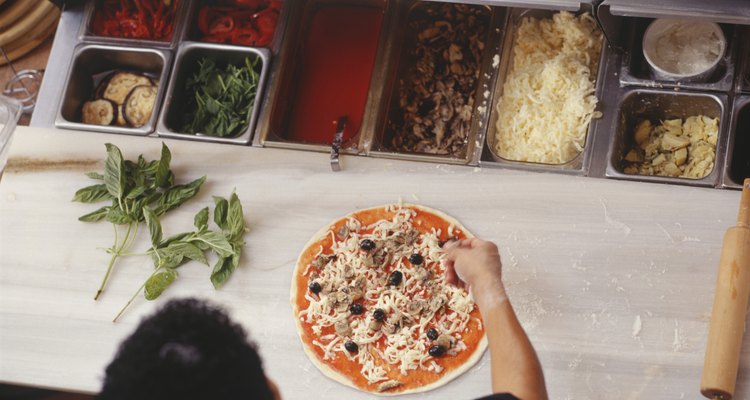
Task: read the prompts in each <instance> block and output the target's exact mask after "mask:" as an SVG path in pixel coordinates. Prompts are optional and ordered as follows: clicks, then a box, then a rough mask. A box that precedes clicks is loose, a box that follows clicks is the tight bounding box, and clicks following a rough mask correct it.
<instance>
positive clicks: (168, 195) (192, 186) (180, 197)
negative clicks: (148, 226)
mask: <svg viewBox="0 0 750 400" xmlns="http://www.w3.org/2000/svg"><path fill="white" fill-rule="evenodd" d="M205 181H206V177H205V176H203V177H201V178H198V179H196V180H194V181H192V182H190V183H188V184H187V185H177V186H172V187H171V188H169V189H167V191H166V192H164V195H163V196H162V197H161V198H159V201H158V204H157V206H156V208H155V209H154V212H155V213H156V215H162V214H164V213H165V212H167V211H169V210H171V209H173V208H176V207H179V206H180V205H182V203H184V202H186V201H187V200H189V199H191V198H192V197H193V196H195V195H196V194H198V191H199V190H200V188H201V185H203V183H204V182H205Z"/></svg>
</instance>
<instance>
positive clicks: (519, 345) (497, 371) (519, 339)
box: [479, 292, 547, 400]
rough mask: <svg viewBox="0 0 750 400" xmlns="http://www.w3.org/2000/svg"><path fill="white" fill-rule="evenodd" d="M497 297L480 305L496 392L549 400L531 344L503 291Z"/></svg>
mask: <svg viewBox="0 0 750 400" xmlns="http://www.w3.org/2000/svg"><path fill="white" fill-rule="evenodd" d="M484 294H485V295H486V294H487V293H484ZM485 297H487V298H491V297H492V295H487V296H485ZM494 297H495V298H496V299H495V300H485V301H484V302H483V303H484V307H483V306H482V304H481V303H480V304H479V306H480V311H481V312H482V317H483V319H484V323H485V327H486V331H487V340H488V342H489V347H490V356H491V357H490V358H491V365H492V390H493V392H495V393H500V392H508V393H511V394H513V395H514V396H516V397H518V398H520V399H523V400H537V399H539V400H546V399H547V389H546V387H545V384H544V375H543V373H542V368H541V365H540V364H539V359H538V358H537V356H536V352H535V351H534V348H533V347H532V345H531V342H530V341H529V339H528V337H527V336H526V333H525V332H524V330H523V327H521V324H520V323H519V322H518V318H516V314H515V312H514V311H513V307H512V306H511V304H510V302H508V301H507V300H505V296H504V292H501V293H495V296H494Z"/></svg>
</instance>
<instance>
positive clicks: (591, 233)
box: [0, 128, 750, 400]
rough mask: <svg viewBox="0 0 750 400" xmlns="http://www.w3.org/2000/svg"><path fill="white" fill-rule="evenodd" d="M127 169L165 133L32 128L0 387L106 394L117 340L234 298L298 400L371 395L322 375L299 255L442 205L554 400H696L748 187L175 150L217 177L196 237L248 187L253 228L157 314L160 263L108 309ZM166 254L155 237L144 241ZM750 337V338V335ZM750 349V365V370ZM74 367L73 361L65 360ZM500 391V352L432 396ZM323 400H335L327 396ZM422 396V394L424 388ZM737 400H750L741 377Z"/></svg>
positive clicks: (131, 268)
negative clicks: (303, 304)
mask: <svg viewBox="0 0 750 400" xmlns="http://www.w3.org/2000/svg"><path fill="white" fill-rule="evenodd" d="M105 142H112V143H115V144H117V145H118V146H120V148H121V149H122V150H123V153H124V155H125V157H126V158H129V159H132V158H134V157H136V156H137V155H138V154H140V153H144V155H145V157H146V158H147V159H153V158H155V157H157V156H158V154H159V149H160V145H161V140H158V139H153V138H144V137H131V136H125V135H108V134H98V133H80V132H73V131H63V130H44V129H35V128H20V129H19V130H18V131H17V135H16V138H15V141H14V143H13V147H12V148H11V154H10V157H11V158H10V163H9V167H8V170H7V171H6V172H5V174H4V176H3V177H2V180H0V255H1V256H0V354H2V362H0V381H3V382H8V383H18V384H25V385H40V386H45V387H54V388H64V389H67V390H72V391H83V392H95V391H97V390H98V388H99V385H100V382H101V376H102V370H103V368H104V366H105V365H106V364H107V363H108V361H109V360H110V358H111V357H112V354H113V353H114V351H115V350H116V348H117V344H118V343H119V342H120V340H122V338H123V337H125V336H126V335H127V334H128V333H129V332H130V331H131V330H132V329H133V328H134V326H135V325H136V324H137V323H138V321H139V320H140V318H141V317H143V316H144V315H146V314H148V313H150V312H152V311H153V310H154V308H155V307H157V306H159V305H160V304H163V303H164V301H166V300H167V299H169V298H173V297H181V296H199V297H203V298H207V299H210V300H212V301H215V302H218V303H220V304H222V305H223V306H225V307H227V308H228V309H229V310H230V313H231V314H232V316H233V318H235V319H236V320H237V321H239V322H240V323H241V324H242V325H243V326H245V327H246V328H247V329H248V330H249V333H250V335H251V337H252V338H253V339H254V340H255V341H256V342H257V343H258V345H259V347H260V352H261V355H262V357H263V360H264V365H265V366H266V368H267V372H268V375H269V376H270V377H271V378H272V379H275V380H276V381H277V382H278V383H279V385H280V388H281V392H282V394H283V396H284V398H286V399H307V398H310V393H315V394H316V395H320V396H321V397H326V398H332V399H340V398H351V399H366V398H371V396H366V395H364V394H362V393H359V392H356V391H354V390H352V389H349V388H346V387H343V386H341V385H339V384H337V383H335V382H333V381H331V380H329V379H327V378H325V377H324V376H323V375H322V374H320V373H319V372H318V371H317V369H316V368H314V367H313V366H312V364H311V363H310V362H309V361H308V359H307V357H306V356H305V354H304V352H303V351H302V347H301V345H300V343H299V339H298V337H297V333H296V331H295V326H294V321H292V316H291V315H292V314H291V307H290V306H289V284H290V281H291V272H292V269H293V267H294V262H295V260H296V257H297V255H298V252H299V251H300V250H301V249H302V247H303V246H304V244H305V243H306V242H307V241H308V239H309V238H310V236H311V235H313V234H314V233H315V232H316V231H317V230H318V229H319V228H320V227H322V226H324V225H325V224H327V223H328V222H330V221H331V220H333V219H335V218H338V217H340V216H342V215H345V214H347V213H349V212H351V211H353V210H356V209H359V208H364V207H370V206H374V205H379V204H384V203H390V202H397V201H399V199H402V200H404V201H409V202H414V203H418V204H423V205H426V206H431V207H435V208H438V209H441V210H443V211H445V212H447V213H448V214H450V215H452V216H454V217H456V218H457V219H458V220H460V221H461V222H462V223H463V224H465V225H466V227H467V228H468V229H469V230H471V231H472V232H473V233H475V234H476V235H478V236H479V237H483V238H486V239H490V240H493V241H495V242H497V243H498V245H499V247H500V251H501V255H502V257H503V262H504V279H505V282H506V286H507V288H508V291H509V296H510V299H511V301H512V302H513V305H514V308H515V309H516V311H517V313H518V315H519V319H520V320H521V321H522V324H523V325H524V327H525V328H526V329H527V331H528V332H529V335H530V337H531V340H532V342H533V343H534V345H535V347H536V349H537V351H538V353H539V357H540V360H541V362H542V365H543V367H544V370H545V374H546V381H547V384H548V387H549V393H550V398H554V399H565V398H571V399H597V400H608V399H613V400H614V399H618V400H619V399H641V398H646V397H648V398H661V399H673V398H677V399H679V398H697V397H698V382H699V380H700V374H701V368H702V362H703V349H704V345H705V340H706V334H707V332H708V317H709V313H710V310H711V304H712V299H713V286H714V285H713V284H714V282H715V279H716V276H715V271H716V268H715V266H716V265H717V263H718V258H719V252H720V248H721V237H722V234H723V232H724V230H725V229H726V228H727V227H728V226H729V225H730V224H732V223H733V221H734V218H735V215H734V214H735V213H736V209H737V204H738V201H739V192H736V191H722V190H714V189H700V188H689V187H680V186H674V185H656V184H646V183H636V182H620V181H614V180H603V179H593V178H582V177H573V176H564V175H556V174H540V173H523V172H517V171H509V170H492V169H481V170H480V169H475V168H471V167H461V166H448V165H437V164H431V163H415V162H400V161H394V160H388V159H375V158H366V157H352V156H343V158H342V165H343V168H344V169H343V171H341V172H339V173H333V172H331V171H330V167H329V165H328V155H327V154H322V153H312V152H303V151H291V150H277V149H262V148H250V147H244V146H235V145H218V144H210V143H199V142H190V141H176V140H164V142H166V143H167V144H168V145H169V147H170V148H171V150H172V154H173V157H172V159H173V167H174V170H175V173H176V174H177V176H178V177H179V178H180V179H184V180H188V179H194V178H197V177H199V176H201V175H203V174H206V175H207V176H208V181H207V183H206V185H205V187H204V189H203V191H202V193H201V194H199V196H198V197H197V198H195V199H193V200H191V201H190V202H189V203H187V204H185V205H183V207H181V208H179V209H177V210H175V211H174V212H173V213H172V214H171V215H169V216H168V217H167V218H166V219H165V220H164V230H165V232H176V231H178V230H183V229H189V228H190V226H191V225H192V221H193V215H194V214H195V212H197V211H198V210H199V209H200V208H202V207H204V206H209V205H212V204H213V201H212V199H211V195H212V194H215V195H221V196H227V195H229V193H231V191H232V190H236V191H237V193H238V195H239V197H240V198H241V199H242V202H243V208H244V210H245V213H246V216H247V218H246V219H247V224H248V226H249V228H250V232H249V233H248V234H247V235H246V237H245V239H246V241H247V245H246V247H245V256H244V257H243V259H242V262H241V265H240V267H239V269H238V270H237V272H236V274H235V275H234V276H233V277H232V279H231V280H230V281H229V283H228V284H227V285H226V286H225V287H224V288H223V289H221V290H218V291H216V290H214V289H213V288H212V287H211V284H210V282H209V280H208V269H207V268H206V267H205V266H201V265H199V264H188V265H185V266H184V267H182V268H181V269H180V278H179V279H178V281H177V282H175V284H174V285H173V286H172V287H170V288H169V289H168V290H167V292H165V293H164V295H163V298H160V299H158V300H157V301H155V302H147V301H145V300H143V299H140V298H139V299H138V300H136V302H135V303H134V305H133V307H132V308H131V310H130V311H129V312H128V313H126V314H125V315H124V317H123V319H122V321H121V322H119V323H117V324H112V323H111V322H110V321H111V319H112V317H113V316H114V314H115V313H117V311H118V310H119V309H120V307H122V306H123V305H124V303H125V302H126V301H127V299H128V298H129V297H130V295H131V294H132V293H133V291H134V290H135V289H136V288H138V286H140V284H141V282H142V281H143V280H144V279H145V278H146V277H147V276H148V274H149V273H150V271H151V269H152V266H151V265H150V262H149V260H144V259H130V260H125V261H124V262H122V263H120V264H118V266H117V267H116V269H115V272H114V275H113V276H112V281H111V283H110V285H109V287H108V288H107V291H106V292H105V294H104V295H103V297H102V298H101V299H100V300H99V301H97V302H94V301H93V299H92V297H93V295H94V292H95V291H96V288H97V286H98V284H99V282H100V280H101V278H102V275H103V273H104V269H105V266H106V263H107V261H108V256H107V254H105V252H104V251H103V250H102V248H106V247H108V246H110V245H111V243H110V242H111V240H112V229H111V227H110V226H107V224H105V223H101V224H86V223H81V222H79V221H77V219H76V218H77V217H78V216H80V215H82V214H84V213H86V212H88V211H90V210H92V208H93V206H91V205H82V204H78V203H72V202H71V201H70V199H71V198H72V196H73V193H74V192H75V190H76V189H78V188H80V187H83V186H85V185H88V184H90V182H91V181H90V180H89V179H88V178H87V177H85V176H84V172H86V171H89V170H99V169H101V168H102V164H101V161H102V160H103V158H104V154H105V149H104V143H105ZM147 246H148V240H147V237H146V236H144V235H141V236H140V238H139V240H138V241H137V242H136V244H135V245H134V249H139V248H141V249H142V248H145V247H147ZM746 336H747V335H746ZM749 351H750V340H749V339H747V338H746V340H745V346H744V353H743V356H742V357H741V359H742V360H743V361H742V362H743V364H742V366H741V368H743V371H745V372H747V371H748V368H750V357H747V356H745V354H748V352H749ZM61 365H64V366H65V367H64V368H60V366H61ZM488 393H490V381H489V363H488V359H487V357H485V358H483V359H482V360H481V361H480V363H479V364H478V365H477V366H476V367H475V368H473V369H471V370H470V371H469V372H467V373H466V374H465V375H463V376H461V377H460V378H458V379H456V380H455V381H453V382H451V383H449V384H448V385H447V386H445V387H443V388H440V389H438V390H436V391H434V392H431V393H430V394H428V395H427V397H428V398H440V399H447V398H462V399H465V398H476V397H479V396H481V395H486V394H488ZM316 397H317V396H316ZM405 398H413V399H423V398H425V397H424V396H411V397H408V396H407V397H405ZM737 398H750V374H747V373H743V372H740V381H739V384H738V392H737Z"/></svg>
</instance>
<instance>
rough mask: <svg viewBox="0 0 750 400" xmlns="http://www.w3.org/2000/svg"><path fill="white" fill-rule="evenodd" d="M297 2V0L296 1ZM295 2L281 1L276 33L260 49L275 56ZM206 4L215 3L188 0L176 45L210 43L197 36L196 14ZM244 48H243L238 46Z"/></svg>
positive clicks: (212, 0) (293, 0)
mask: <svg viewBox="0 0 750 400" xmlns="http://www.w3.org/2000/svg"><path fill="white" fill-rule="evenodd" d="M297 1H299V0H297ZM297 1H295V0H283V3H282V6H281V10H280V12H279V20H278V21H277V23H276V31H275V32H274V36H273V40H272V41H271V43H270V44H269V45H268V46H263V47H262V48H267V49H269V50H270V51H271V54H272V55H273V54H277V53H278V52H279V50H280V48H281V43H282V39H283V36H284V29H286V25H287V24H286V22H287V19H288V16H289V13H290V12H291V10H292V8H293V6H294V5H295V4H297ZM206 3H209V4H210V3H215V1H214V0H190V5H189V7H188V8H187V10H185V16H184V24H182V27H181V29H180V32H179V40H178V44H179V43H182V42H200V43H210V42H205V41H201V40H200V37H199V35H198V32H199V30H198V12H199V11H200V8H201V6H202V5H204V4H206ZM240 47H245V46H240ZM248 47H255V48H261V47H260V46H248Z"/></svg>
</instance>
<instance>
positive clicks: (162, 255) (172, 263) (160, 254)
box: [151, 248, 187, 268]
mask: <svg viewBox="0 0 750 400" xmlns="http://www.w3.org/2000/svg"><path fill="white" fill-rule="evenodd" d="M151 258H152V259H153V260H154V266H156V268H177V267H179V266H180V265H182V264H184V263H185V262H187V260H185V257H184V256H183V255H182V254H178V253H176V252H174V251H172V250H168V249H166V248H164V249H157V250H156V251H155V252H154V253H152V254H151Z"/></svg>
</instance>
